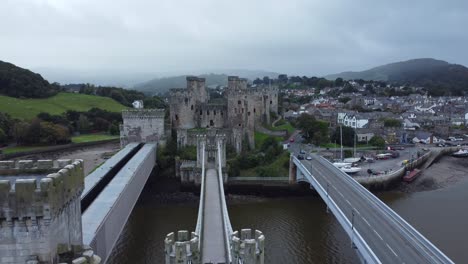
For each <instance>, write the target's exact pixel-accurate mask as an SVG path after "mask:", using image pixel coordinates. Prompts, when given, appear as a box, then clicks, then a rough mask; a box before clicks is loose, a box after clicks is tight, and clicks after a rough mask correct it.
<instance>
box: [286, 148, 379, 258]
mask: <svg viewBox="0 0 468 264" xmlns="http://www.w3.org/2000/svg"><path fill="white" fill-rule="evenodd" d="M292 158H293V162H294V164H296V166H297V167H298V168H299V171H301V172H302V173H303V174H304V176H305V177H306V178H307V179H308V180H309V183H310V184H312V185H313V186H314V188H315V190H316V191H317V192H318V193H319V195H320V197H322V199H323V200H324V201H325V203H326V204H327V205H328V207H329V209H330V210H331V211H332V213H333V215H335V217H336V219H337V220H338V222H340V224H341V225H342V227H343V229H344V230H345V231H346V233H347V234H348V236H349V237H351V238H353V237H355V238H357V239H356V240H353V243H354V245H355V246H356V247H357V248H358V250H359V252H360V253H361V255H362V257H363V258H364V260H365V262H366V263H381V261H380V259H379V258H378V257H377V256H376V255H375V253H374V252H373V251H372V249H371V248H370V247H369V245H368V244H367V243H366V241H365V240H364V239H363V238H362V236H361V234H360V233H359V231H358V230H357V229H356V227H354V226H353V224H352V223H351V221H350V220H349V219H348V217H346V215H345V214H344V213H343V211H342V210H341V209H340V208H339V207H338V205H337V204H336V202H335V201H334V200H333V198H332V197H331V196H330V195H329V193H328V192H327V191H326V190H325V189H324V188H323V186H322V185H321V184H320V183H319V182H318V181H317V179H315V177H313V175H312V173H311V172H310V171H309V170H308V169H307V168H306V167H305V166H304V165H303V164H302V162H301V161H300V160H298V159H297V158H296V157H294V156H293V157H292Z"/></svg>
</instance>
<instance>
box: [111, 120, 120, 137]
mask: <svg viewBox="0 0 468 264" xmlns="http://www.w3.org/2000/svg"><path fill="white" fill-rule="evenodd" d="M109 134H111V135H113V136H115V135H118V134H120V130H119V126H118V125H117V124H116V123H112V125H110V127H109Z"/></svg>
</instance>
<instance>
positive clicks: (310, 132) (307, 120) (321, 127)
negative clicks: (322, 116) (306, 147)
mask: <svg viewBox="0 0 468 264" xmlns="http://www.w3.org/2000/svg"><path fill="white" fill-rule="evenodd" d="M297 127H299V128H301V129H302V131H303V132H304V138H305V140H306V141H307V142H313V143H314V144H316V145H320V143H323V142H328V123H327V122H324V121H321V120H316V119H315V117H313V116H311V115H308V114H302V115H301V116H299V117H298V118H297Z"/></svg>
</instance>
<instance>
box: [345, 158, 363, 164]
mask: <svg viewBox="0 0 468 264" xmlns="http://www.w3.org/2000/svg"><path fill="white" fill-rule="evenodd" d="M360 160H361V158H346V159H344V160H343V161H344V162H349V163H356V162H359V161H360Z"/></svg>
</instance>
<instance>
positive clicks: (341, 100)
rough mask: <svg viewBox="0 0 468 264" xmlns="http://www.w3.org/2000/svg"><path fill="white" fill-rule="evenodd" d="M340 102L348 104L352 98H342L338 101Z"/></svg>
mask: <svg viewBox="0 0 468 264" xmlns="http://www.w3.org/2000/svg"><path fill="white" fill-rule="evenodd" d="M338 101H339V102H341V103H343V104H346V103H347V102H349V101H351V98H349V97H341V98H340V99H338Z"/></svg>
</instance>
